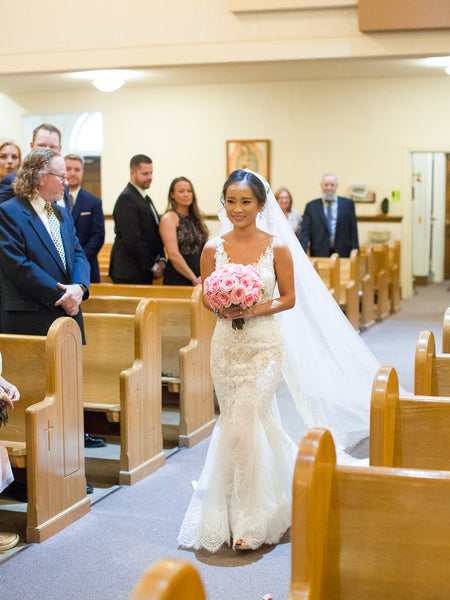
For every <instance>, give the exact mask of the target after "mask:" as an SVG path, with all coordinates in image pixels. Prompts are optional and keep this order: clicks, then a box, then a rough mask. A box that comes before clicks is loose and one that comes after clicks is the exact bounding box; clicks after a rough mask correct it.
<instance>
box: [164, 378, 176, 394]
mask: <svg viewBox="0 0 450 600" xmlns="http://www.w3.org/2000/svg"><path fill="white" fill-rule="evenodd" d="M161 383H162V385H167V389H168V390H169V392H172V393H175V394H179V393H180V378H179V377H169V376H167V375H163V376H162V377H161Z"/></svg>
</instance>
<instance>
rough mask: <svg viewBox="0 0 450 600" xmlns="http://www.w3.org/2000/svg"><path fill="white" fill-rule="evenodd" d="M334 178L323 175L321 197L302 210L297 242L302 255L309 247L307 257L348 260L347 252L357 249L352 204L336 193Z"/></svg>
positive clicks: (354, 216) (333, 176) (329, 175)
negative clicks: (336, 255) (301, 248)
mask: <svg viewBox="0 0 450 600" xmlns="http://www.w3.org/2000/svg"><path fill="white" fill-rule="evenodd" d="M337 186H338V182H337V178H336V175H334V174H333V173H326V174H325V175H324V176H323V177H322V182H321V188H322V196H321V197H320V198H317V199H316V200H311V202H308V204H307V205H306V207H305V212H304V215H303V221H302V229H301V233H300V243H301V245H302V247H303V250H304V251H305V252H306V251H307V250H308V246H309V253H310V255H311V256H331V255H332V254H333V253H334V252H337V253H338V254H339V256H342V257H349V256H350V252H351V251H352V250H353V249H354V248H356V249H359V243H358V227H357V222H356V214H355V205H354V203H353V200H351V199H350V198H344V197H343V196H338V195H337V194H336V190H337Z"/></svg>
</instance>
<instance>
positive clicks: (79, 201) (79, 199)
mask: <svg viewBox="0 0 450 600" xmlns="http://www.w3.org/2000/svg"><path fill="white" fill-rule="evenodd" d="M82 192H83V190H82V189H81V188H80V190H79V191H78V196H77V201H76V202H75V204H74V205H73V209H72V219H73V221H74V223H76V222H77V220H78V217H79V216H80V212H81V208H82V204H83V193H82Z"/></svg>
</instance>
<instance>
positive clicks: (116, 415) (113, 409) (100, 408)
mask: <svg viewBox="0 0 450 600" xmlns="http://www.w3.org/2000/svg"><path fill="white" fill-rule="evenodd" d="M83 407H84V410H88V411H92V412H104V413H106V419H107V421H109V422H110V423H120V404H102V403H101V402H83Z"/></svg>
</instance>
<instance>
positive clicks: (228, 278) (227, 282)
mask: <svg viewBox="0 0 450 600" xmlns="http://www.w3.org/2000/svg"><path fill="white" fill-rule="evenodd" d="M238 283H239V281H238V279H237V278H236V277H235V276H234V275H233V274H231V273H230V274H228V273H227V275H225V276H224V277H222V278H221V280H220V289H221V290H223V291H225V292H231V290H232V289H233V288H234V287H236V286H237V285H238Z"/></svg>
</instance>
